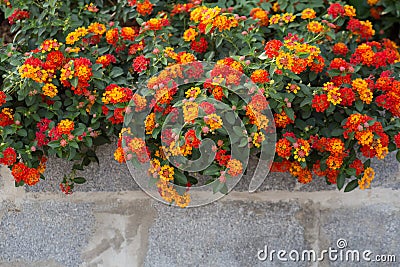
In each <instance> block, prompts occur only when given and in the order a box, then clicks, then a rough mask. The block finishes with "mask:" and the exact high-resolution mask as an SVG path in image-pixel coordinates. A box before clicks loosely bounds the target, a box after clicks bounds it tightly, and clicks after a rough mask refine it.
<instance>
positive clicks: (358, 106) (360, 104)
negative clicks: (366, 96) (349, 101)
mask: <svg viewBox="0 0 400 267" xmlns="http://www.w3.org/2000/svg"><path fill="white" fill-rule="evenodd" d="M355 107H356V109H357V110H358V112H362V111H363V109H364V103H363V102H362V101H361V100H357V101H356V104H355Z"/></svg>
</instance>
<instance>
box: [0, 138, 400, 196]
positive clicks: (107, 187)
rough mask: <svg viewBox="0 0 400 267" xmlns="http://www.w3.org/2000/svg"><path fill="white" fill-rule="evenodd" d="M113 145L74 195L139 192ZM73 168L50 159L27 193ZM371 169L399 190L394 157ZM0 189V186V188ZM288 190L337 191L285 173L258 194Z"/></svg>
mask: <svg viewBox="0 0 400 267" xmlns="http://www.w3.org/2000/svg"><path fill="white" fill-rule="evenodd" d="M115 147H116V144H108V145H105V146H102V147H100V148H99V149H98V152H97V154H98V157H99V160H100V165H97V164H96V163H95V164H91V165H90V166H88V167H86V169H85V171H83V172H78V174H79V175H80V176H84V177H85V178H87V183H85V184H83V185H77V186H76V189H75V191H83V192H88V191H111V192H115V191H131V190H140V188H139V186H138V185H137V184H136V182H135V180H134V179H133V178H132V176H131V174H130V173H129V170H128V168H127V166H126V165H125V164H119V163H117V162H116V161H115V160H114V157H113V154H114V150H115ZM257 164H258V160H257V158H255V157H251V158H250V159H249V166H248V167H249V169H248V172H247V174H246V175H244V176H243V178H242V179H241V180H240V181H239V183H238V184H237V185H236V186H235V188H234V190H236V191H248V187H249V184H250V181H251V178H252V174H253V173H254V170H255V168H256V166H257ZM71 166H72V164H71V163H68V162H66V161H65V160H62V159H57V158H51V159H49V162H48V167H47V170H46V172H45V176H46V181H41V182H40V183H38V184H37V185H35V186H33V187H26V190H27V191H29V192H52V191H53V192H58V191H59V184H60V181H61V180H62V177H63V176H64V174H66V173H69V172H70V169H71ZM371 166H372V167H374V169H375V171H376V179H375V180H374V181H373V183H372V187H386V188H393V189H400V175H399V163H398V162H397V160H396V157H395V154H393V153H391V154H389V155H388V156H387V157H386V158H385V159H384V160H375V159H374V160H372V163H371ZM0 186H1V184H0ZM270 190H287V191H305V192H315V191H321V190H336V185H328V184H326V182H325V178H321V177H314V179H313V181H312V182H311V183H309V184H306V185H303V184H300V183H298V182H297V181H296V178H294V177H292V176H291V175H290V174H288V173H269V174H268V176H267V177H266V178H265V181H264V182H263V184H262V185H261V186H260V188H259V189H258V192H259V191H270Z"/></svg>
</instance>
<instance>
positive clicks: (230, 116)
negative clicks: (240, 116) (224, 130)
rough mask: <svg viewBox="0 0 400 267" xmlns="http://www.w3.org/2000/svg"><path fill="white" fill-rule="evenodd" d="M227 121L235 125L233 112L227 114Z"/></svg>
mask: <svg viewBox="0 0 400 267" xmlns="http://www.w3.org/2000/svg"><path fill="white" fill-rule="evenodd" d="M225 119H226V120H227V121H228V122H229V124H230V125H234V124H235V114H234V113H233V112H229V111H228V112H227V113H226V114H225Z"/></svg>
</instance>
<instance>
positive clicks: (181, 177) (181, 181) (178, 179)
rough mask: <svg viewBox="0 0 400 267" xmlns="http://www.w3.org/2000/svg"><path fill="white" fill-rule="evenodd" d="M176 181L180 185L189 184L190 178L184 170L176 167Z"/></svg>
mask: <svg viewBox="0 0 400 267" xmlns="http://www.w3.org/2000/svg"><path fill="white" fill-rule="evenodd" d="M174 181H175V183H177V184H178V185H182V186H185V185H186V184H187V182H188V179H187V178H186V176H185V175H184V174H183V173H182V172H180V171H179V170H177V169H175V172H174Z"/></svg>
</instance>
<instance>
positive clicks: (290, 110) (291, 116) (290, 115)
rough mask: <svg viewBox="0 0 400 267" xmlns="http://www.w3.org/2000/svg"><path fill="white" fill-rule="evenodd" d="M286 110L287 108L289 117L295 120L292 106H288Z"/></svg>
mask: <svg viewBox="0 0 400 267" xmlns="http://www.w3.org/2000/svg"><path fill="white" fill-rule="evenodd" d="M284 110H285V113H286V115H287V116H288V117H289V119H291V120H292V121H294V120H295V118H294V110H293V109H292V108H288V107H285V108H284Z"/></svg>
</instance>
